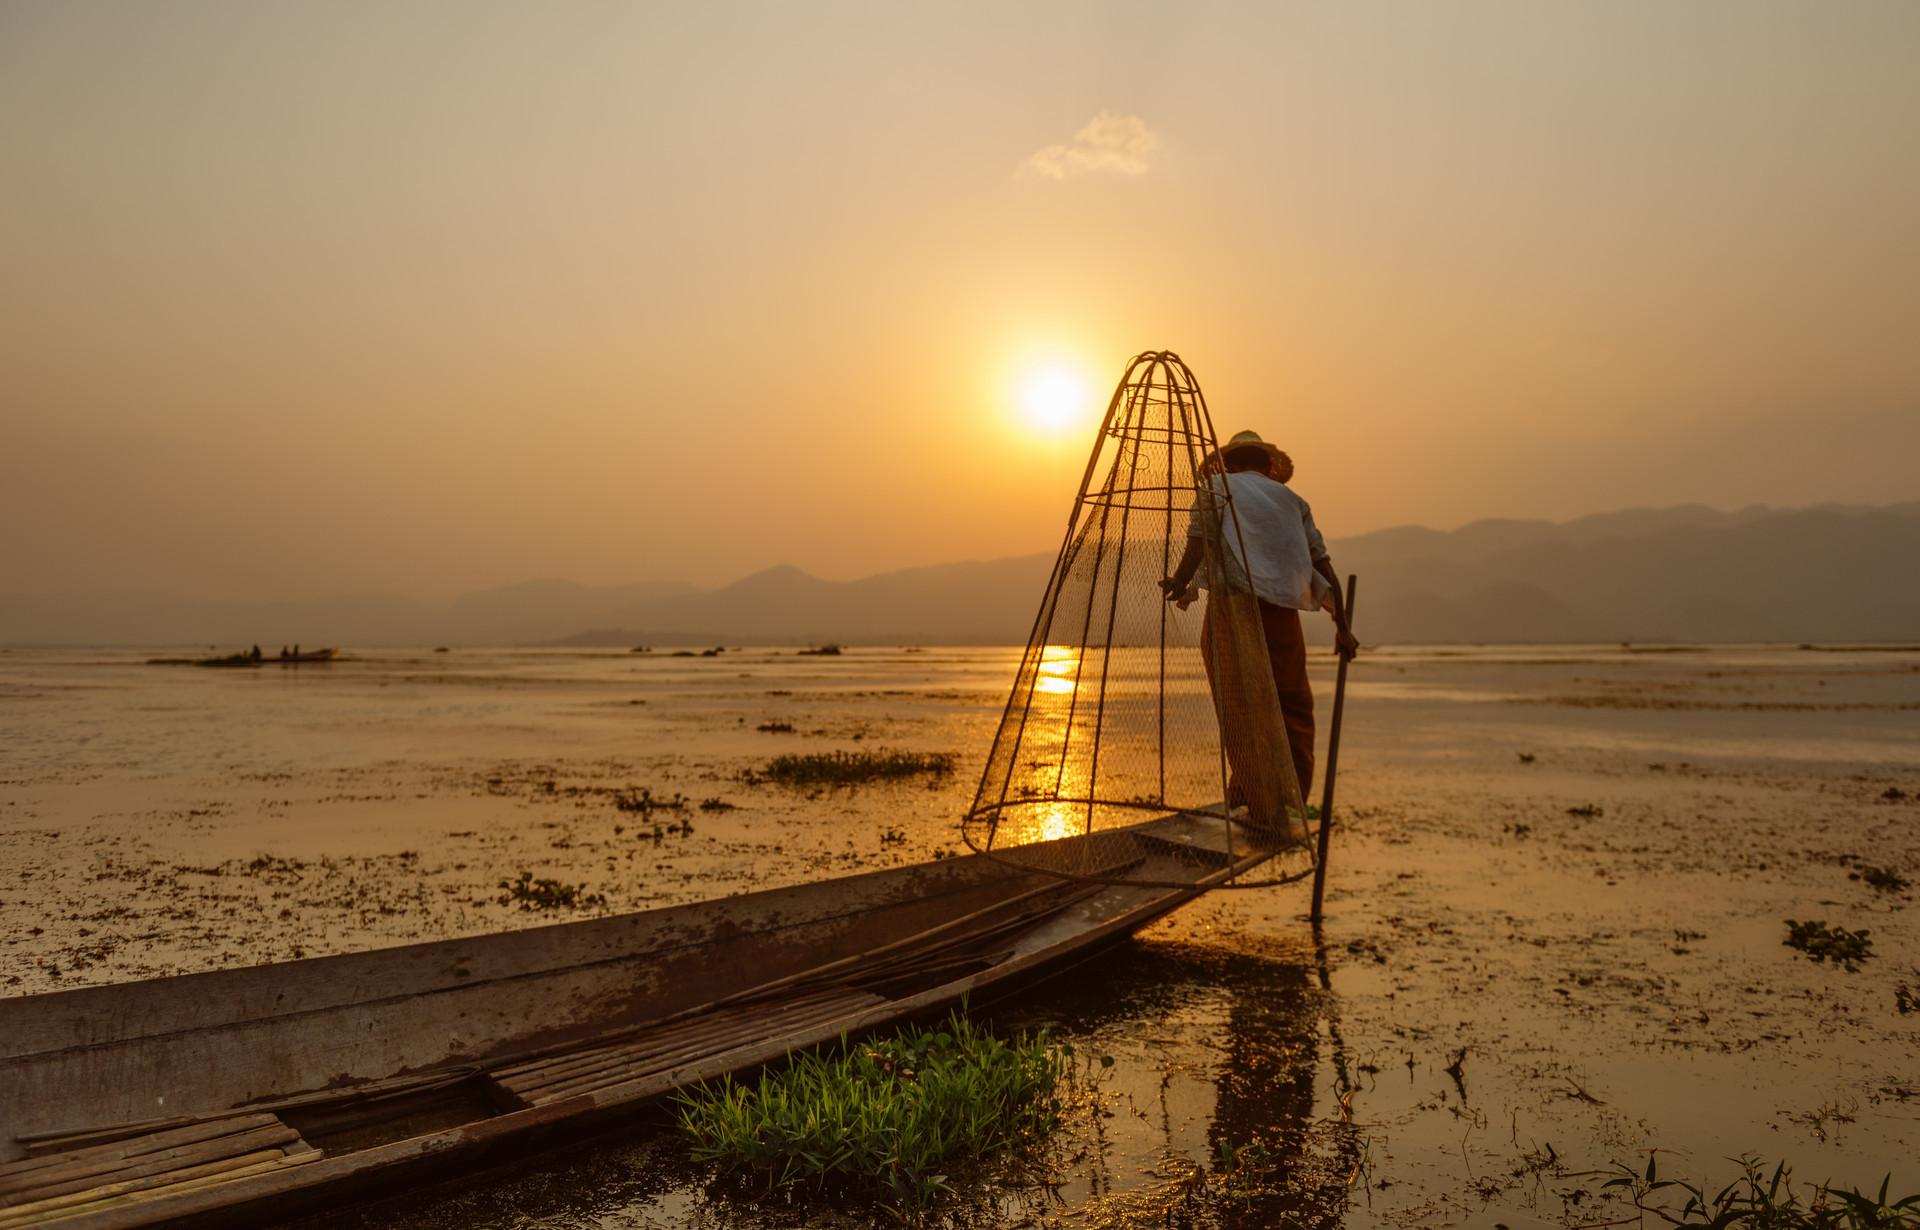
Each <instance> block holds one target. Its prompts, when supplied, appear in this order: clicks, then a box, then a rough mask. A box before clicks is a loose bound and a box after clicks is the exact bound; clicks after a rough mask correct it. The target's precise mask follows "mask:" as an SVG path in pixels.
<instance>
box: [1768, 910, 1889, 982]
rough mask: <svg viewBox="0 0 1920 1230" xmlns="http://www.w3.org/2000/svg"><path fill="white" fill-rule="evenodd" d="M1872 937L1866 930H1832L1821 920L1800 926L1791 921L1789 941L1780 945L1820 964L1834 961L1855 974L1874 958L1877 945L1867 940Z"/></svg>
mask: <svg viewBox="0 0 1920 1230" xmlns="http://www.w3.org/2000/svg"><path fill="white" fill-rule="evenodd" d="M1868 934H1869V933H1868V931H1867V929H1866V928H1865V927H1862V928H1861V929H1860V930H1858V931H1849V930H1847V929H1846V928H1845V927H1829V926H1828V925H1827V924H1826V923H1825V922H1823V921H1821V920H1819V919H1814V920H1812V921H1811V922H1799V921H1796V920H1795V919H1791V918H1789V919H1788V920H1787V938H1786V939H1784V940H1781V941H1780V942H1781V943H1783V944H1785V945H1786V946H1787V947H1788V948H1797V949H1799V950H1800V951H1801V952H1804V953H1806V954H1807V956H1809V957H1811V958H1812V959H1813V960H1814V961H1816V962H1826V961H1831V962H1833V963H1834V964H1835V965H1838V966H1839V967H1840V968H1842V969H1844V970H1846V971H1847V972H1848V973H1853V972H1854V971H1855V970H1858V969H1859V968H1860V963H1861V962H1862V961H1867V960H1871V959H1872V957H1873V941H1872V940H1870V939H1868V938H1867V936H1868Z"/></svg>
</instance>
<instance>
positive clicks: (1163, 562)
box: [961, 351, 1315, 888]
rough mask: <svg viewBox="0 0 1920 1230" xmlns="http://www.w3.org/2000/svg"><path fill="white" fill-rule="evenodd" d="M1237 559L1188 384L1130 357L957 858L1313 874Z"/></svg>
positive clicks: (1177, 879) (1211, 450) (1135, 869)
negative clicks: (1193, 557)
mask: <svg viewBox="0 0 1920 1230" xmlns="http://www.w3.org/2000/svg"><path fill="white" fill-rule="evenodd" d="M1190 532H1191V533H1193V534H1195V535H1197V536H1198V537H1200V539H1201V540H1202V542H1203V543H1204V545H1205V549H1204V554H1203V559H1202V564H1201V567H1200V570H1199V573H1198V575H1197V578H1196V579H1197V580H1199V581H1200V583H1201V584H1203V585H1204V587H1205V588H1206V591H1207V596H1206V598H1205V599H1204V601H1203V603H1201V604H1199V605H1198V609H1194V607H1193V606H1189V605H1186V604H1175V603H1172V602H1169V601H1167V600H1166V596H1165V595H1164V593H1163V591H1162V588H1161V585H1160V582H1161V580H1162V579H1163V578H1165V577H1167V576H1169V575H1170V574H1171V573H1172V572H1173V571H1174V570H1175V568H1176V567H1177V564H1178V561H1179V559H1180V557H1181V555H1182V554H1183V552H1184V551H1185V550H1186V548H1187V544H1188V539H1189V534H1190ZM1247 558H1248V554H1247V551H1246V546H1245V538H1244V535H1243V533H1242V530H1241V526H1240V521H1239V518H1238V516H1237V514H1236V513H1235V511H1234V508H1233V501H1232V494H1231V491H1230V489H1229V488H1228V486H1227V485H1226V483H1225V482H1224V479H1223V477H1221V467H1220V462H1219V458H1218V443H1217V436H1216V433H1215V431H1214V426H1213V419H1212V415H1211V413H1210V412H1209V411H1208V408H1207V402H1206V397H1205V395H1204V394H1203V393H1202V392H1201V390H1200V385H1199V382H1198V381H1197V380H1196V379H1195V378H1194V375H1193V372H1192V371H1191V369H1189V368H1188V367H1187V365H1186V364H1185V363H1184V362H1182V361H1181V359H1180V357H1179V356H1178V355H1176V354H1174V353H1172V352H1171V351H1148V352H1145V353H1142V354H1139V355H1136V356H1135V357H1134V358H1133V359H1132V360H1131V361H1130V362H1129V363H1128V364H1127V367H1126V370H1125V372H1123V373H1122V375H1121V377H1120V381H1119V383H1118V384H1117V385H1116V386H1115V388H1114V392H1113V396H1112V398H1111V399H1110V400H1109V402H1108V404H1107V411H1106V415H1105V417H1104V418H1103V419H1102V421H1101V425H1100V430H1099V433H1098V434H1097V435H1096V436H1095V439H1094V446H1093V451H1092V454H1091V455H1090V456H1089V457H1088V459H1087V467H1086V470H1085V472H1084V474H1083V475H1082V477H1081V480H1080V489H1079V492H1078V494H1077V495H1076V497H1075V499H1074V502H1073V506H1072V509H1071V510H1070V512H1069V514H1068V518H1067V531H1066V537H1065V540H1064V541H1063V543H1062V545H1061V548H1060V553H1059V556H1058V557H1057V559H1056V560H1055V563H1054V567H1053V571H1052V573H1051V575H1050V576H1049V578H1048V581H1047V588H1046V592H1045V594H1044V595H1043V597H1042V598H1041V602H1040V608H1039V611H1038V612H1037V613H1036V615H1035V617H1034V623H1033V628H1032V631H1031V632H1030V634H1029V636H1028V639H1027V645H1026V649H1025V652H1024V653H1023V654H1022V656H1021V661H1020V667H1019V670H1018V672H1017V673H1016V674H1015V676H1014V683H1013V689H1012V691H1011V693H1010V694H1009V696H1008V698H1007V705H1006V709H1005V710H1004V712H1003V713H1002V715H1001V719H1000V724H999V727H998V729H997V730H996V732H995V735H994V741H993V746H992V749H991V751H990V752H989V754H988V756H987V762H986V766H985V768H984V769H983V771H982V773H981V779H980V785H979V787H978V790H977V791H976V793H975V796H974V801H973V805H972V806H971V807H970V808H969V809H968V811H967V814H966V816H965V818H964V820H963V822H962V824H961V833H962V836H963V838H964V840H965V842H966V844H967V846H968V847H969V848H970V849H972V850H974V851H976V852H977V853H980V854H984V855H986V856H988V857H990V858H995V859H998V860H1000V861H1002V862H1006V863H1009V864H1011V865H1016V866H1019V867H1021V868H1024V869H1029V870H1040V871H1045V872H1048V873H1050V874H1053V875H1056V876H1060V877H1062V878H1065V879H1074V880H1087V881H1093V882H1099V883H1112V884H1136V885H1150V886H1155V887H1182V886H1187V885H1192V884H1194V883H1196V882H1197V881H1198V880H1201V879H1212V880H1213V881H1214V883H1215V885H1216V886H1219V887H1236V888H1253V887H1261V886H1270V885H1275V884H1286V883H1291V882H1293V881H1295V880H1299V879H1302V878H1304V877H1305V876H1308V875H1311V874H1312V871H1313V859H1314V856H1315V855H1314V841H1313V838H1314V833H1313V832H1312V830H1311V823H1312V822H1311V820H1310V818H1309V816H1308V813H1307V809H1306V806H1305V804H1304V801H1303V800H1302V798H1301V793H1300V786H1299V783H1298V781H1297V780H1296V778H1295V775H1294V770H1293V763H1292V759H1291V757H1290V755H1289V753H1288V750H1287V741H1286V736H1285V727H1284V717H1283V714H1282V712H1281V708H1280V702H1279V699H1278V696H1277V694H1276V691H1275V688H1274V682H1273V674H1272V668H1271V666H1270V664H1269V662H1268V658H1267V649H1266V640H1265V636H1264V633H1263V631H1262V627H1261V619H1260V610H1259V603H1258V600H1257V599H1256V598H1255V597H1254V596H1253V595H1252V594H1251V593H1250V592H1248V591H1247V590H1246V589H1245V588H1244V587H1243V586H1236V584H1235V579H1234V578H1235V577H1236V576H1238V575H1242V573H1243V567H1242V565H1241V564H1240V563H1239V561H1243V560H1245V559H1247ZM1154 820H1160V821H1162V823H1159V824H1148V825H1144V826H1143V822H1150V821H1154ZM1130 850H1131V851H1133V852H1135V853H1136V854H1138V855H1140V857H1135V858H1132V859H1126V858H1124V855H1126V854H1127V852H1128V851H1130ZM1116 868H1119V869H1118V870H1116ZM1223 871H1224V872H1225V874H1224V875H1222V872H1223Z"/></svg>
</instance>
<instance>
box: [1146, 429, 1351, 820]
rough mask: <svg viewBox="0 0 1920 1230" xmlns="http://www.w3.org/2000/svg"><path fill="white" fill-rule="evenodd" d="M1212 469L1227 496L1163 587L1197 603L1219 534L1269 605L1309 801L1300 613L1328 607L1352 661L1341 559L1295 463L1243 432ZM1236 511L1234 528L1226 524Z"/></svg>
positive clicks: (1232, 564) (1197, 522) (1237, 584)
mask: <svg viewBox="0 0 1920 1230" xmlns="http://www.w3.org/2000/svg"><path fill="white" fill-rule="evenodd" d="M1205 468H1206V469H1209V470H1212V471H1213V476H1212V477H1211V478H1209V479H1208V482H1209V484H1210V485H1211V486H1212V488H1213V489H1214V490H1215V491H1216V492H1218V493H1220V494H1222V495H1225V496H1226V497H1227V499H1226V500H1215V501H1211V502H1209V501H1205V500H1204V499H1203V501H1202V504H1203V505H1205V504H1207V503H1211V505H1212V507H1211V508H1205V507H1202V506H1196V508H1195V510H1194V516H1193V519H1192V521H1191V522H1190V523H1189V525H1188V528H1187V549H1186V553H1185V554H1184V555H1182V556H1181V557H1180V564H1179V566H1178V567H1177V568H1175V569H1174V572H1173V575H1172V576H1170V577H1168V578H1167V579H1166V580H1164V581H1162V582H1160V588H1161V589H1163V590H1165V591H1166V596H1167V599H1168V600H1169V601H1172V602H1177V603H1179V605H1180V606H1181V607H1183V608H1184V607H1185V606H1186V605H1187V604H1188V603H1190V602H1192V601H1193V598H1194V588H1193V578H1194V574H1195V573H1196V572H1198V571H1199V568H1200V564H1201V562H1202V560H1203V559H1204V558H1205V556H1206V543H1207V539H1208V537H1209V536H1211V535H1213V534H1214V533H1216V532H1217V533H1218V535H1219V539H1220V541H1221V542H1222V543H1223V545H1224V547H1225V554H1226V557H1227V558H1226V559H1224V560H1223V561H1222V564H1223V567H1222V570H1221V571H1222V573H1223V574H1224V575H1225V577H1226V579H1227V583H1228V584H1229V585H1231V586H1233V587H1234V588H1236V589H1240V590H1250V591H1251V592H1252V594H1253V596H1254V597H1255V598H1257V599H1258V600H1259V608H1260V627H1261V631H1262V633H1263V634H1264V637H1265V640H1266V644H1267V660H1268V663H1269V665H1270V666H1271V667H1272V669H1273V685H1274V690H1275V691H1276V692H1277V693H1278V694H1279V698H1280V712H1281V716H1282V718H1283V719H1284V721H1285V723H1286V728H1287V746H1288V750H1289V751H1290V752H1291V754H1292V759H1293V771H1294V775H1295V776H1296V777H1297V778H1298V779H1299V782H1300V794H1301V797H1302V798H1303V799H1304V798H1305V797H1306V795H1307V794H1308V792H1309V791H1310V790H1311V789H1312V786H1313V687H1312V685H1311V684H1310V683H1309V682H1308V681H1307V642H1306V636H1305V634H1304V633H1303V632H1302V630H1301V627H1300V612H1301V611H1318V610H1322V609H1324V610H1326V611H1328V612H1330V613H1331V614H1332V615H1333V629H1334V645H1335V648H1336V650H1337V651H1338V652H1339V654H1340V656H1341V657H1343V658H1352V657H1353V656H1354V654H1356V653H1358V652H1359V650H1360V642H1359V641H1357V640H1355V639H1354V636H1353V631H1352V629H1351V628H1350V627H1349V626H1348V624H1347V612H1346V607H1345V604H1344V603H1343V602H1342V600H1341V597H1340V584H1339V580H1338V577H1337V574H1336V573H1335V572H1334V570H1333V557H1332V556H1330V555H1328V554H1327V544H1326V540H1325V539H1323V538H1322V537H1321V536H1320V530H1319V528H1318V527H1316V526H1315V525H1314V523H1313V510H1312V509H1311V508H1309V507H1308V506H1307V502H1306V501H1305V500H1303V499H1301V498H1300V497H1299V496H1298V495H1296V494H1294V491H1293V489H1292V488H1290V487H1289V486H1287V480H1289V479H1291V478H1292V477H1293V460H1292V458H1290V457H1288V456H1287V455H1286V454H1285V453H1283V452H1281V451H1280V450H1279V449H1278V448H1275V447H1274V446H1273V445H1271V444H1268V443H1267V442H1266V441H1264V440H1262V439H1261V438H1260V437H1259V436H1258V435H1256V434H1255V433H1253V432H1251V431H1243V432H1240V433H1239V434H1238V435H1236V436H1234V437H1233V438H1232V439H1230V440H1228V441H1227V445H1226V447H1225V448H1223V449H1221V450H1220V453H1219V454H1218V460H1217V463H1216V462H1215V461H1214V459H1209V464H1208V466H1207V467H1205ZM1222 471H1224V472H1222ZM1229 502H1230V504H1229ZM1229 506H1230V507H1231V508H1232V511H1233V521H1232V522H1226V523H1224V524H1223V523H1221V522H1222V519H1224V518H1225V516H1226V512H1227V509H1228V507H1229ZM1209 521H1213V522H1214V524H1208V522H1209ZM1243 552H1244V558H1243Z"/></svg>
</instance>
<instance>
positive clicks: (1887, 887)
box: [1847, 863, 1910, 893]
mask: <svg viewBox="0 0 1920 1230" xmlns="http://www.w3.org/2000/svg"><path fill="white" fill-rule="evenodd" d="M1847 878H1848V879H1849V880H1860V881H1862V882H1864V883H1865V884H1866V886H1867V887H1868V888H1876V889H1879V890H1880V891H1881V892H1883V893H1899V892H1905V891H1906V890H1907V887H1908V885H1909V883H1910V881H1909V880H1908V879H1907V877H1905V876H1903V875H1901V874H1900V873H1899V872H1897V871H1895V870H1894V869H1893V868H1891V867H1874V866H1872V865H1870V864H1867V863H1861V864H1860V865H1859V867H1857V868H1856V869H1854V870H1853V871H1851V872H1849V873H1848V874H1847Z"/></svg>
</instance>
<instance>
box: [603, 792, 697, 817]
mask: <svg viewBox="0 0 1920 1230" xmlns="http://www.w3.org/2000/svg"><path fill="white" fill-rule="evenodd" d="M613 805H614V806H615V807H617V808H619V809H620V810H621V811H631V812H638V813H640V814H641V815H642V816H651V815H652V814H653V813H654V812H657V811H671V812H684V811H686V810H687V808H688V806H689V804H688V801H687V798H686V796H685V795H681V794H673V795H668V796H665V797H661V796H659V795H656V794H654V793H653V787H651V786H641V787H639V788H638V789H629V790H619V791H615V792H614V796H613Z"/></svg>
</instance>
